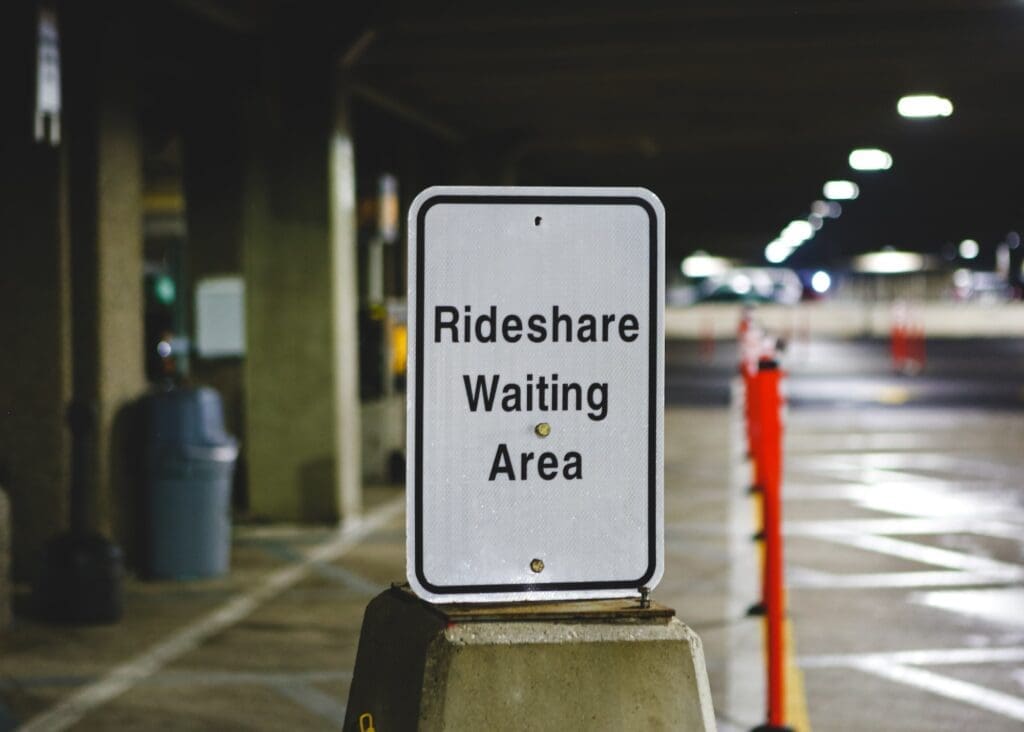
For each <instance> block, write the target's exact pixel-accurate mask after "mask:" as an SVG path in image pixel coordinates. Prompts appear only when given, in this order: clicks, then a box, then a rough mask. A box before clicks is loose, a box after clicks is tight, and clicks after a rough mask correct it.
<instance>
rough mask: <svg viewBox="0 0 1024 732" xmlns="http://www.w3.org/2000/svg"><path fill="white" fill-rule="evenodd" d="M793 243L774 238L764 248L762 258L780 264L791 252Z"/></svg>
mask: <svg viewBox="0 0 1024 732" xmlns="http://www.w3.org/2000/svg"><path fill="white" fill-rule="evenodd" d="M793 249H794V247H793V245H792V244H788V243H786V242H784V241H782V239H775V240H773V241H772V242H770V243H769V244H768V246H766V247H765V248H764V258H765V259H767V260H768V261H769V262H770V263H772V264H782V263H783V262H785V261H786V259H787V258H788V257H789V255H790V254H792V253H793Z"/></svg>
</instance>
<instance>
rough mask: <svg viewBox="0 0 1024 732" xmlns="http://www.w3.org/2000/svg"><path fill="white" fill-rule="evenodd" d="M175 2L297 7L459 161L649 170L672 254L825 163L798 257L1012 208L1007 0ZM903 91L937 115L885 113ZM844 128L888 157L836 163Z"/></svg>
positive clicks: (256, 16)
mask: <svg viewBox="0 0 1024 732" xmlns="http://www.w3.org/2000/svg"><path fill="white" fill-rule="evenodd" d="M179 3H180V4H182V5H186V6H190V7H192V8H193V9H198V8H199V7H201V8H203V9H204V10H203V12H206V13H211V12H212V13H219V14H221V16H222V17H220V18H215V19H216V20H218V21H220V22H222V23H225V24H228V23H234V24H235V25H238V26H240V27H241V26H244V25H245V24H246V23H248V24H249V25H248V27H247V28H243V30H246V31H248V32H257V33H258V32H260V30H261V25H262V26H265V25H266V24H268V23H272V22H273V18H274V17H275V16H279V15H280V14H281V13H282V12H283V13H287V14H288V15H289V16H294V15H295V13H296V12H301V11H299V10H297V8H302V7H305V8H306V13H307V15H308V17H309V18H310V20H311V21H312V22H310V23H309V27H310V28H311V30H312V32H314V33H316V34H318V36H320V37H329V38H331V39H333V42H336V43H337V57H338V59H339V64H340V65H341V66H342V67H343V68H344V69H345V71H346V72H347V74H348V76H349V78H350V79H351V81H352V83H353V85H354V86H355V87H356V88H357V89H358V90H360V92H361V94H360V96H361V97H362V98H363V99H364V100H371V103H372V104H377V105H378V106H380V107H382V108H390V109H392V110H395V109H400V110H402V113H403V114H405V115H406V116H407V117H408V118H409V119H415V120H418V122H419V123H422V124H421V125H420V126H421V127H424V128H425V129H427V130H428V131H429V132H431V133H432V134H436V135H437V136H438V137H441V138H449V139H455V140H457V147H461V148H462V149H464V150H469V151H471V153H472V155H471V157H472V158H473V159H475V160H476V161H477V162H478V166H477V170H478V175H477V176H476V180H475V181H474V182H483V183H508V182H515V183H518V184H523V185H528V184H538V185H642V186H646V187H648V188H650V189H651V190H653V191H655V192H656V193H657V194H658V195H659V196H661V198H662V199H663V201H664V202H665V204H666V208H667V209H668V214H669V237H668V238H669V250H670V258H671V257H674V258H675V259H676V260H677V261H678V259H679V258H681V257H682V256H684V255H685V254H686V253H688V252H690V251H693V250H696V249H705V250H708V251H710V252H713V253H716V254H725V255H731V256H738V257H744V258H747V259H749V260H751V261H758V260H760V258H761V256H762V252H763V249H764V246H765V244H767V243H768V242H769V241H770V240H771V239H773V238H774V237H775V236H777V235H778V233H779V231H780V230H781V229H782V227H783V226H785V225H786V224H787V223H788V222H789V221H790V220H792V219H794V218H803V217H806V216H807V214H808V213H809V207H810V204H811V203H812V201H814V200H815V199H817V198H820V197H821V185H822V183H824V182H825V181H826V180H828V179H831V178H837V177H844V178H850V179H853V180H855V181H857V182H858V183H859V184H860V186H861V197H860V198H859V199H858V200H857V201H853V202H850V203H849V204H848V205H846V206H845V210H844V213H843V215H842V217H841V218H840V219H838V220H836V221H830V222H828V223H826V225H825V227H824V228H823V229H822V230H821V231H820V232H819V233H818V235H817V236H816V237H815V238H814V239H813V240H812V241H811V242H809V243H808V244H806V245H805V246H804V247H802V248H801V249H800V250H799V251H798V253H797V255H795V257H794V259H793V263H795V264H798V265H800V264H803V265H808V266H810V265H816V264H819V263H828V262H833V261H838V260H841V259H842V258H844V257H846V256H848V255H849V254H851V253H854V252H858V251H865V250H870V249H878V248H880V247H884V246H893V247H896V248H908V249H917V250H922V251H933V252H941V251H943V249H947V250H948V249H949V248H950V247H951V246H952V245H953V244H955V243H956V242H959V241H960V240H961V239H962V238H965V237H972V238H975V239H977V240H978V241H980V242H981V244H982V250H983V260H982V261H984V257H989V258H991V252H992V250H993V249H994V246H995V245H996V243H997V242H998V241H1001V240H1002V238H1003V237H1004V236H1005V235H1006V233H1007V232H1008V231H1010V230H1020V229H1022V228H1024V195H1022V193H1024V187H1022V185H1021V182H1020V181H1021V175H1022V171H1024V134H1022V129H1024V0H917V1H907V2H897V1H894V0H890V1H889V2H878V1H877V0H818V1H812V0H803V1H802V2H766V1H764V0H746V1H742V0H722V1H715V0H698V1H695V2H685V1H682V2H666V1H665V0H659V1H653V2H639V3H625V2H621V1H619V2H605V1H602V0H591V1H590V2H578V1H570V2H557V3H553V2H550V1H548V2H539V1H537V0H523V1H521V2H516V3H508V4H506V7H507V8H508V9H507V10H495V9H493V8H494V7H495V4H493V3H482V2H479V0H453V1H450V2H433V3H424V2H418V3H412V2H382V3H380V4H377V5H375V6H368V7H364V8H362V9H361V10H360V11H359V13H358V14H352V13H350V12H349V11H348V10H346V8H345V4H340V3H327V2H322V1H320V0H317V1H310V2H306V3H297V4H292V3H281V2H275V1H274V0H263V1H262V2H256V3H251V4H240V3H239V2H234V1H232V2H228V1H227V0H222V1H221V2H214V3H208V2H205V3H196V2H192V0H179ZM913 92H933V93H937V94H941V95H943V96H946V97H949V98H950V99H951V100H952V101H953V103H954V105H955V111H954V114H953V116H952V117H949V118H946V119H939V120H924V121H922V120H917V121H913V120H905V119H902V118H901V117H899V116H898V115H897V113H896V102H897V100H898V99H899V97H900V96H902V95H904V94H907V93H913ZM371 134H372V133H371ZM383 144H387V143H386V141H384V143H383ZM859 146H878V147H882V148H884V149H886V150H888V151H889V152H890V153H891V154H892V155H893V158H894V160H895V164H894V166H893V168H892V169H891V170H890V171H887V172H883V173H860V174H858V173H854V172H853V171H851V170H850V169H849V167H848V165H847V162H846V159H847V155H848V153H849V151H850V150H851V149H852V148H854V147H859ZM433 182H437V183H449V182H456V181H451V180H444V179H438V180H436V181H433Z"/></svg>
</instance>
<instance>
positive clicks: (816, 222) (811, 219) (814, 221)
mask: <svg viewBox="0 0 1024 732" xmlns="http://www.w3.org/2000/svg"><path fill="white" fill-rule="evenodd" d="M807 223H808V224H810V225H811V228H812V229H814V230H815V231H817V230H818V229H820V228H821V227H822V226H823V225H824V224H825V219H823V218H822V217H821V216H820V215H819V214H816V213H812V214H811V215H810V216H808V217H807Z"/></svg>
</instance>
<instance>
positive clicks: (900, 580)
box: [789, 567, 1024, 590]
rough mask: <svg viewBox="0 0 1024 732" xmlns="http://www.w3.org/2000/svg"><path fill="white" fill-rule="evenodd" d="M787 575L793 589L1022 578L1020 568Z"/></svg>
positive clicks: (978, 584)
mask: <svg viewBox="0 0 1024 732" xmlns="http://www.w3.org/2000/svg"><path fill="white" fill-rule="evenodd" d="M789 577H790V581H789V586H790V587H792V588H794V589H835V590H865V589H887V588H888V589H895V588H912V587H981V586H987V585H999V584H1010V583H1016V582H1020V581H1021V580H1024V570H1014V571H1012V572H1011V571H1007V572H998V573H997V572H991V573H986V574H971V573H969V572H958V571H955V570H945V571H937V572H930V571H927V570H924V571H920V572H869V573H862V574H834V573H832V572H821V571H819V570H812V569H807V568H805V567H794V568H793V569H792V570H791V571H790V573H789Z"/></svg>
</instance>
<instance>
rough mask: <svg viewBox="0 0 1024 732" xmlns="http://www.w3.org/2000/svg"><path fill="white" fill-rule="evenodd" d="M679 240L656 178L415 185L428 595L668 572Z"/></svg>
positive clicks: (548, 594) (417, 521)
mask: <svg viewBox="0 0 1024 732" xmlns="http://www.w3.org/2000/svg"><path fill="white" fill-rule="evenodd" d="M664 252H665V213H664V209H663V207H662V205H661V202H660V201H659V200H658V198H657V197H656V196H655V195H654V194H652V193H651V192H650V191H647V190H645V189H640V188H479V187H435V188H428V189H427V190H425V191H423V192H422V193H421V194H420V195H419V196H417V198H416V200H415V201H414V202H413V204H412V207H411V209H410V211H409V378H408V386H409V394H408V416H409V419H408V425H409V428H408V470H407V476H408V477H407V494H408V495H407V499H408V524H407V551H406V556H407V569H408V577H409V582H410V584H411V585H412V587H413V589H414V591H415V592H416V593H417V594H418V595H419V596H421V597H423V598H424V599H427V600H430V601H432V602H509V601H519V600H562V599H584V598H603V597H623V596H630V595H636V594H637V593H638V592H639V591H640V590H641V589H642V588H644V587H648V588H651V587H653V586H654V585H655V584H657V582H658V581H659V580H660V578H661V575H662V572H663V564H664V530H663V526H664V498H663V464H664V458H663V453H664V445H663V442H664V440H663V429H664V425H663V423H664V383H663V373H664V348H663V343H664V280H665V271H664Z"/></svg>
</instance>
